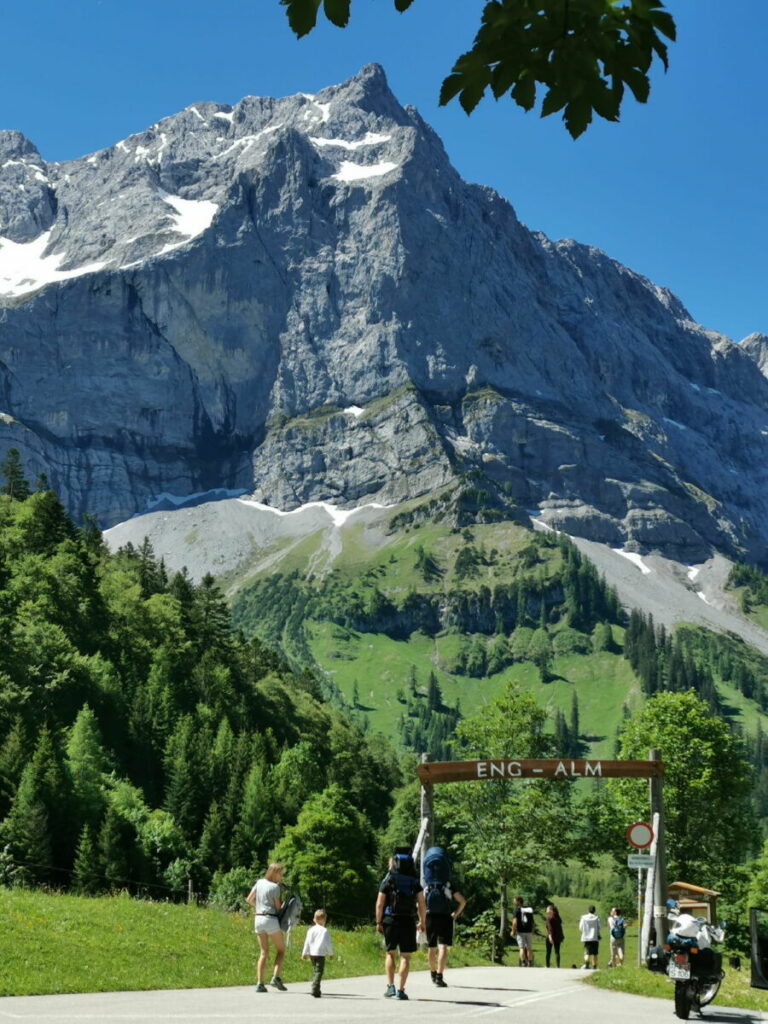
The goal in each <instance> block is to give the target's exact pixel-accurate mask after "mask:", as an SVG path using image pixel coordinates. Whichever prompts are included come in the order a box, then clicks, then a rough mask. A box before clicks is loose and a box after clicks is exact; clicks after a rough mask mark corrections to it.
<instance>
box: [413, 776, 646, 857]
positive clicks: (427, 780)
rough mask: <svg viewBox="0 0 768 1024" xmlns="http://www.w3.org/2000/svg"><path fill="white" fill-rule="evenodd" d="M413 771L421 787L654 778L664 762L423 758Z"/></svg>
mask: <svg viewBox="0 0 768 1024" xmlns="http://www.w3.org/2000/svg"><path fill="white" fill-rule="evenodd" d="M416 771H417V773H418V776H419V779H420V780H421V784H422V786H425V785H433V784H434V783H437V782H472V781H477V780H481V781H486V782H492V781H493V780H496V779H653V778H661V777H662V776H663V775H664V765H663V764H662V763H661V761H585V760H575V759H572V758H563V759H562V760H556V759H551V760H544V759H536V758H526V757H523V758H519V759H513V758H498V759H494V760H488V761H424V762H422V764H420V765H418V767H417V768H416ZM646 827H647V826H646ZM648 842H649V843H650V839H649V840H648Z"/></svg>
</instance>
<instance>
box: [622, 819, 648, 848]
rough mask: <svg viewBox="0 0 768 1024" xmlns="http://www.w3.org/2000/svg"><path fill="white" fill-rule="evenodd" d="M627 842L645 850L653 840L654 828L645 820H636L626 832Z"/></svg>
mask: <svg viewBox="0 0 768 1024" xmlns="http://www.w3.org/2000/svg"><path fill="white" fill-rule="evenodd" d="M625 835H626V837H627V842H628V843H629V845H630V846H634V847H635V849H636V850H645V849H646V848H647V847H649V846H650V845H651V843H652V842H653V829H652V828H651V826H650V825H648V824H646V822H644V821H636V822H635V823H634V825H630V826H629V828H628V829H627V831H626V833H625Z"/></svg>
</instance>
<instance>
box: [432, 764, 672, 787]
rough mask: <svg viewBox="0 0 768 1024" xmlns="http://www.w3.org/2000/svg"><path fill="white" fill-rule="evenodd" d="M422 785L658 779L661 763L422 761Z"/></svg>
mask: <svg viewBox="0 0 768 1024" xmlns="http://www.w3.org/2000/svg"><path fill="white" fill-rule="evenodd" d="M416 771H417V772H418V775H419V780H420V782H421V784H422V786H430V785H435V784H436V783H440V782H477V781H478V780H480V781H488V782H490V781H492V780H494V779H660V778H662V777H663V775H664V765H663V763H662V762H661V761H597V760H595V761H590V760H574V759H572V758H559V759H557V758H552V759H549V760H546V759H535V758H506V757H503V758H493V759H489V760H487V761H422V763H421V764H420V765H419V766H418V767H417V769H416Z"/></svg>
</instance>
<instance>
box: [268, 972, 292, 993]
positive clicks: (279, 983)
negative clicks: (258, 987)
mask: <svg viewBox="0 0 768 1024" xmlns="http://www.w3.org/2000/svg"><path fill="white" fill-rule="evenodd" d="M269 984H270V985H271V986H272V987H273V988H276V989H277V990H278V991H279V992H287V991H288V989H287V988H286V987H285V985H284V984H283V983H282V981H281V980H280V979H279V978H278V976H277V975H275V976H274V978H273V979H272V981H270V983H269Z"/></svg>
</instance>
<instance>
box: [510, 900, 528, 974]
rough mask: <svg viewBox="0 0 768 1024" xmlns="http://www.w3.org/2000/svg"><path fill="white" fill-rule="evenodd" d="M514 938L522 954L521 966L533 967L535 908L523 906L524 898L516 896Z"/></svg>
mask: <svg viewBox="0 0 768 1024" xmlns="http://www.w3.org/2000/svg"><path fill="white" fill-rule="evenodd" d="M511 933H512V938H513V939H514V940H515V941H516V942H517V948H518V951H519V953H520V966H521V967H533V951H532V949H531V940H532V939H533V908H532V907H526V906H523V897H522V896H515V909H514V910H513V911H512V927H511Z"/></svg>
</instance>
